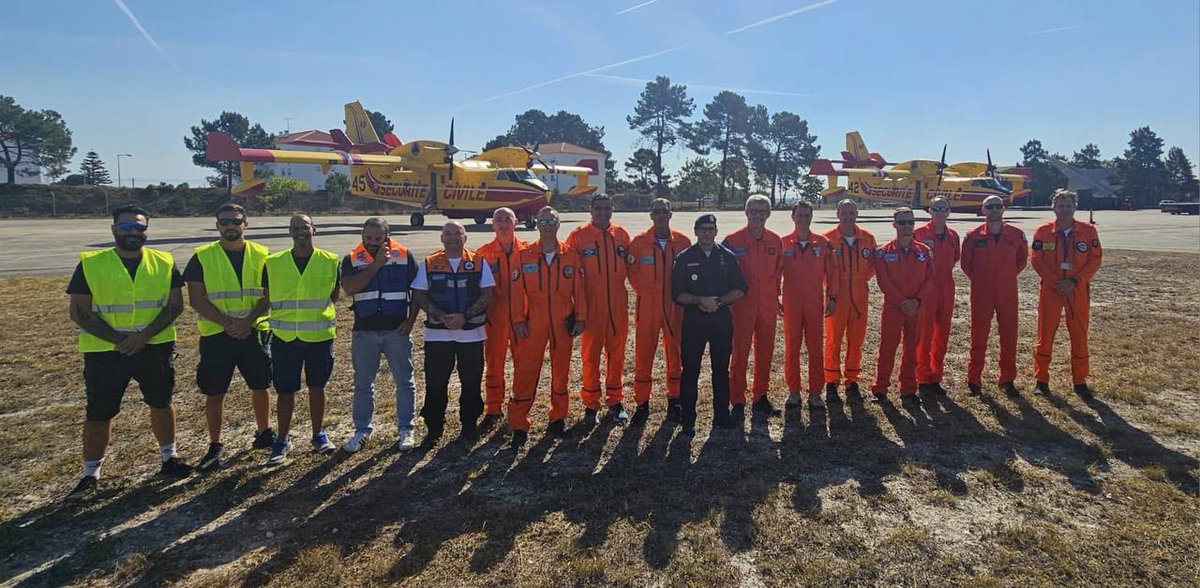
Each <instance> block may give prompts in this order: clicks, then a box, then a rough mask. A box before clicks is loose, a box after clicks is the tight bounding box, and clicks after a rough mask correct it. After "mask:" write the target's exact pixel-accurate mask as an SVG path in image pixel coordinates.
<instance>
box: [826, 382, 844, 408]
mask: <svg viewBox="0 0 1200 588" xmlns="http://www.w3.org/2000/svg"><path fill="white" fill-rule="evenodd" d="M825 402H828V403H830V404H841V403H842V397H841V396H838V391H837V384H825Z"/></svg>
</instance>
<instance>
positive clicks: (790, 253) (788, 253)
mask: <svg viewBox="0 0 1200 588" xmlns="http://www.w3.org/2000/svg"><path fill="white" fill-rule="evenodd" d="M783 256H784V257H795V256H796V250H795V249H784V250H783Z"/></svg>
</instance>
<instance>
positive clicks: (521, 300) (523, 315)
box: [504, 253, 529, 324]
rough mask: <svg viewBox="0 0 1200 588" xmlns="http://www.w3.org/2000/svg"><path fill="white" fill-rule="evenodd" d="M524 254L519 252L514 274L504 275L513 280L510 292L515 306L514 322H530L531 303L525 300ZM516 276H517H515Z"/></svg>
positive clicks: (513, 309)
mask: <svg viewBox="0 0 1200 588" xmlns="http://www.w3.org/2000/svg"><path fill="white" fill-rule="evenodd" d="M522 258H523V256H522V255H521V254H520V253H518V254H517V266H516V267H514V268H512V274H511V275H507V276H504V279H507V280H512V290H511V291H510V292H509V297H510V298H509V302H508V303H509V304H511V305H512V306H513V308H512V310H511V312H512V320H513V323H514V324H515V323H525V322H529V303H528V301H526V300H525V295H526V293H525V270H524V268H523V267H522V266H523V265H525V264H524V263H522ZM514 276H515V277H514Z"/></svg>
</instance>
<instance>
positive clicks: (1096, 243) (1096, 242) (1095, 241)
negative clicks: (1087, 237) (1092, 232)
mask: <svg viewBox="0 0 1200 588" xmlns="http://www.w3.org/2000/svg"><path fill="white" fill-rule="evenodd" d="M1099 246H1100V240H1099V239H1092V247H1099Z"/></svg>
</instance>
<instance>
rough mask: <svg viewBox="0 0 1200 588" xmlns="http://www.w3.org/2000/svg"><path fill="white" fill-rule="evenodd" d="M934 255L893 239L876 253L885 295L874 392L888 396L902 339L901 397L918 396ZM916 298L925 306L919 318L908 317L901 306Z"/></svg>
mask: <svg viewBox="0 0 1200 588" xmlns="http://www.w3.org/2000/svg"><path fill="white" fill-rule="evenodd" d="M933 278H934V270H933V251H931V250H930V249H929V247H926V246H925V244H924V243H921V242H920V241H917V240H915V239H914V240H913V241H912V243H910V244H909V247H908V249H905V248H903V247H901V246H900V242H899V240H896V239H893V240H892V241H890V242H888V243H887V244H886V245H884V246H883V247H881V248H879V250H878V251H876V252H875V281H876V282H878V283H879V290H880V291H882V292H883V317H882V318H881V319H880V324H879V360H878V363H876V364H875V384H874V385H873V386H871V391H872V392H883V393H885V394H886V393H887V391H888V383H889V382H890V381H891V379H892V368H893V367H894V366H895V365H896V347H897V346H898V345H900V341H901V339H903V341H904V347H903V349H902V350H901V351H900V395H901V396H910V395H912V394H916V393H917V341H919V340H921V339H923V338H924V334H925V332H926V331H928V330H929V324H928V323H929V312H928V309H927V308H926V305H927V304H929V301H930V299H931V298H932V297H933V285H934V281H933ZM909 298H916V299H917V300H919V301H920V302H921V303H920V305H919V306H918V307H917V314H915V315H913V316H908V315H906V314H904V312H903V311H901V310H900V303H901V302H904V301H905V300H908V299H909Z"/></svg>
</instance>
